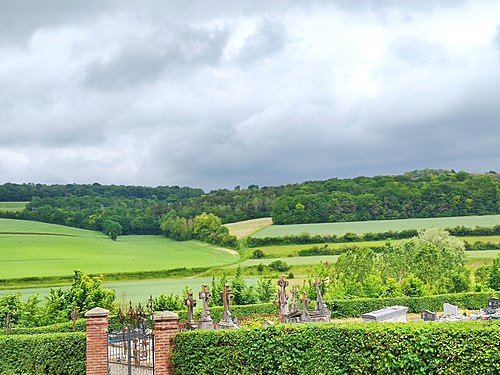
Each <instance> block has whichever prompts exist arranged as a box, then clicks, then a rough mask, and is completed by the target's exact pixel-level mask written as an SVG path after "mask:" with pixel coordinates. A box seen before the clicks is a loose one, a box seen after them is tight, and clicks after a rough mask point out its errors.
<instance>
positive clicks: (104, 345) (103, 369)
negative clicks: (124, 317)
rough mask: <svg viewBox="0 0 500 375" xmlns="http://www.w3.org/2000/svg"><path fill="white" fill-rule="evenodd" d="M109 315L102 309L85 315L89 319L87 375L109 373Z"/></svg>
mask: <svg viewBox="0 0 500 375" xmlns="http://www.w3.org/2000/svg"><path fill="white" fill-rule="evenodd" d="M108 315H109V311H108V310H105V309H101V308H100V307H96V308H93V309H92V310H89V311H87V312H86V313H85V318H86V319H87V340H86V347H87V371H86V374H87V375H106V374H107V373H108Z"/></svg>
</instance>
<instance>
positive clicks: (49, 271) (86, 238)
mask: <svg viewBox="0 0 500 375" xmlns="http://www.w3.org/2000/svg"><path fill="white" fill-rule="evenodd" d="M0 249H1V250H0V279H9V278H21V277H28V276H37V277H42V276H58V275H71V274H72V273H73V270H74V269H79V270H81V271H83V272H84V273H113V272H137V271H154V270H167V269H174V268H181V267H186V268H194V267H210V266H221V265H226V264H230V263H233V262H236V261H237V260H238V259H239V255H238V254H237V253H236V252H234V251H231V250H225V249H219V248H216V247H214V246H211V245H208V244H204V243H201V242H198V241H187V242H176V241H173V240H170V239H166V238H164V237H162V236H135V235H134V236H122V237H119V238H118V240H117V241H111V240H110V239H109V238H108V237H106V236H105V235H103V234H102V233H100V232H92V231H86V230H82V229H75V228H69V227H63V226H58V225H53V224H45V223H38V222H28V221H17V220H8V219H0Z"/></svg>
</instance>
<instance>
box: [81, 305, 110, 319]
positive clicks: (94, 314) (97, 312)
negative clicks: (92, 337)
mask: <svg viewBox="0 0 500 375" xmlns="http://www.w3.org/2000/svg"><path fill="white" fill-rule="evenodd" d="M108 315H109V311H108V310H106V309H102V308H100V307H94V308H93V309H92V310H89V311H87V312H86V313H85V317H86V318H104V317H106V316H108Z"/></svg>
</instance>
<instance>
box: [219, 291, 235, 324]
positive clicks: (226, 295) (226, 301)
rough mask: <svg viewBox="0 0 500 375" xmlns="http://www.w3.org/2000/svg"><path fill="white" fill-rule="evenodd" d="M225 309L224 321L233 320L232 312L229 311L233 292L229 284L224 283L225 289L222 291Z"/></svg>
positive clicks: (223, 312) (223, 313)
mask: <svg viewBox="0 0 500 375" xmlns="http://www.w3.org/2000/svg"><path fill="white" fill-rule="evenodd" d="M221 298H222V304H223V307H224V309H223V311H222V321H229V320H231V313H230V312H229V302H230V301H231V299H233V293H231V291H230V290H229V284H224V289H223V290H222V293H221Z"/></svg>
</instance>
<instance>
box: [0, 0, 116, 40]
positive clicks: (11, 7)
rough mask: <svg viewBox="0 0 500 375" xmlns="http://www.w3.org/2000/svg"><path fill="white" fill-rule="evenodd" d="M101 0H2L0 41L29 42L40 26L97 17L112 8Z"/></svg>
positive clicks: (0, 6) (0, 8)
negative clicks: (97, 14)
mask: <svg viewBox="0 0 500 375" xmlns="http://www.w3.org/2000/svg"><path fill="white" fill-rule="evenodd" d="M110 5H111V3H110V2H106V1H99V0H86V1H73V0H44V1H38V0H3V1H2V4H1V5H0V43H6V44H8V45H16V44H19V43H21V44H22V43H23V42H26V41H27V40H28V39H29V38H30V37H31V35H33V33H34V32H35V31H37V30H39V29H44V28H54V27H60V26H63V25H68V24H74V23H76V22H81V21H84V20H89V19H92V18H95V14H96V13H100V12H105V11H108V10H109V9H110Z"/></svg>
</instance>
